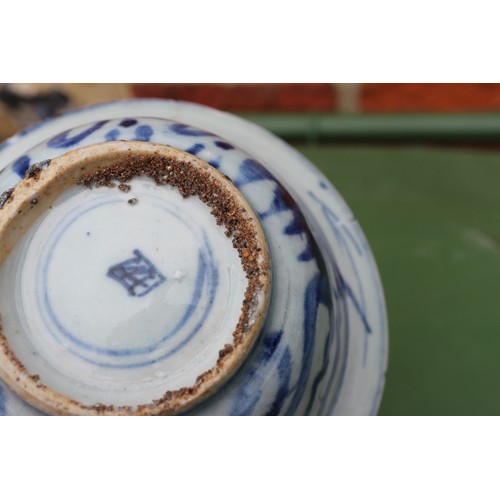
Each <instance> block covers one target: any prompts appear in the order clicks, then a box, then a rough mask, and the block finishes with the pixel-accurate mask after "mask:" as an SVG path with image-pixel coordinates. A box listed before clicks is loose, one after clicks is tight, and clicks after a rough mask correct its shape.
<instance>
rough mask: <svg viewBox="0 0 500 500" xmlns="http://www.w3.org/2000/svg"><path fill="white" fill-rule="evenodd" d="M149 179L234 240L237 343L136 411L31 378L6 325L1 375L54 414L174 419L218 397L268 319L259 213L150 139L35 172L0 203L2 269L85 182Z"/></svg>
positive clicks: (81, 153)
mask: <svg viewBox="0 0 500 500" xmlns="http://www.w3.org/2000/svg"><path fill="white" fill-rule="evenodd" d="M137 176H148V177H151V178H152V179H153V180H154V181H156V183H157V184H160V185H162V184H165V185H169V186H173V187H175V188H177V189H178V190H179V192H180V193H181V194H182V196H184V197H189V196H197V197H198V198H199V199H200V200H201V201H202V202H203V203H205V204H206V205H208V206H209V207H210V208H211V209H212V212H211V213H212V214H213V215H214V217H215V218H216V219H217V224H219V225H220V224H222V225H224V226H225V228H226V236H228V237H231V238H232V239H233V246H234V248H235V249H236V250H237V251H238V254H239V257H240V261H241V264H242V267H243V270H244V272H245V274H246V277H247V279H248V286H247V288H246V292H245V298H244V301H243V304H242V309H241V315H240V318H239V322H238V324H237V325H235V327H234V331H233V335H232V338H233V342H232V344H225V345H221V346H220V350H219V354H218V359H217V362H216V364H215V366H213V367H212V368H211V369H210V370H208V371H205V372H203V373H200V374H199V375H198V377H197V379H196V382H195V384H194V385H192V386H189V387H179V388H178V389H176V390H172V391H168V392H166V393H165V394H164V395H163V396H162V397H161V398H159V399H157V400H153V401H149V402H145V403H144V404H139V405H135V406H114V405H110V404H105V403H96V404H93V405H88V404H83V403H81V402H79V401H75V400H74V399H71V398H70V397H67V396H65V395H63V394H61V393H60V392H56V391H54V390H52V389H51V388H50V387H48V386H46V385H44V384H43V381H42V380H41V379H40V377H39V375H38V374H36V373H29V372H28V371H27V370H26V368H25V367H24V366H23V364H22V363H21V361H20V360H19V359H17V358H16V355H15V353H14V352H13V351H12V350H11V348H10V346H9V343H8V340H7V338H6V336H5V335H4V333H3V332H2V329H1V325H0V376H1V377H2V378H3V380H4V381H5V382H6V383H7V384H8V385H9V386H10V387H11V388H12V389H13V390H14V391H15V392H17V393H18V394H19V395H20V396H21V397H23V398H24V399H25V400H26V401H28V402H29V403H30V404H32V405H33V406H35V407H37V408H39V409H41V410H42V411H44V412H47V413H49V414H64V415H168V414H175V413H180V412H184V411H186V410H187V409H189V408H190V407H192V406H193V405H195V404H197V403H199V402H200V401H202V400H203V399H205V398H206V397H208V396H209V395H210V394H212V393H213V392H214V391H215V390H216V389H217V388H218V387H219V386H220V385H221V384H222V383H223V382H224V381H225V380H226V379H227V378H228V377H230V376H231V375H232V374H233V373H234V372H235V370H236V369H237V368H238V367H239V366H240V364H241V363H242V361H243V359H244V358H245V356H246V354H247V353H248V351H249V350H250V349H251V347H252V345H253V343H254V342H255V340H256V338H257V336H258V334H259V331H260V329H261V327H262V325H263V322H264V320H265V317H266V314H267V309H268V305H269V298H270V286H271V270H270V257H269V252H268V249H267V244H266V240H265V236H264V233H263V231H262V228H261V226H260V223H259V221H258V218H257V216H256V215H255V213H254V212H253V210H252V209H251V208H250V206H249V205H248V203H247V201H246V200H245V198H244V197H243V196H242V194H241V193H240V192H239V191H238V189H236V187H235V186H234V185H233V184H232V182H231V181H230V180H229V179H228V178H226V177H225V176H224V175H223V174H221V173H219V172H218V171H217V170H216V169H215V168H213V167H212V166H210V165H209V164H207V163H205V162H204V161H202V160H200V159H198V158H196V157H195V156H192V155H190V154H188V153H185V152H183V151H180V150H178V149H175V148H172V147H169V146H165V145H160V144H154V143H146V142H135V141H115V142H106V143H100V144H95V145H92V146H87V147H83V148H79V149H75V150H73V151H70V152H68V153H66V154H64V155H62V156H60V157H58V158H55V159H53V160H52V161H51V162H50V165H49V166H48V167H47V168H43V169H36V168H35V169H30V170H29V171H28V172H27V174H26V177H25V178H24V179H23V180H22V181H21V182H20V183H19V184H18V185H17V186H16V188H15V189H14V190H13V191H9V192H8V193H6V194H5V196H4V197H3V199H2V200H1V201H0V208H1V209H0V242H1V243H0V265H1V264H2V263H3V262H4V260H5V258H6V257H7V256H8V254H9V253H10V252H11V251H12V250H13V249H14V247H15V246H16V243H17V242H18V241H19V239H20V238H21V237H22V235H23V234H24V232H26V231H27V230H28V228H29V227H30V226H32V224H34V223H35V222H36V220H37V219H38V218H39V217H40V216H41V215H42V214H43V213H44V211H45V210H47V209H48V208H49V207H50V206H51V204H52V203H53V201H54V200H55V199H56V198H57V197H58V196H59V195H60V194H61V193H62V192H63V191H64V190H65V189H68V188H70V187H72V186H74V185H76V184H78V183H80V184H82V183H83V184H85V185H88V186H89V187H93V186H95V185H108V184H109V183H111V182H113V181H115V183H116V181H118V182H126V181H127V180H130V179H131V178H133V177H137Z"/></svg>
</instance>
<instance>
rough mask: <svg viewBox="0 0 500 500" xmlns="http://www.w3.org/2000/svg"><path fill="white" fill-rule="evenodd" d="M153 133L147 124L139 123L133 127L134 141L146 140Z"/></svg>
mask: <svg viewBox="0 0 500 500" xmlns="http://www.w3.org/2000/svg"><path fill="white" fill-rule="evenodd" d="M152 135H153V129H152V128H151V127H150V126H149V125H139V126H138V127H137V128H136V129H135V137H134V139H133V140H134V141H143V142H148V141H149V140H150V139H151V136H152Z"/></svg>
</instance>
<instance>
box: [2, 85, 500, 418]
mask: <svg viewBox="0 0 500 500" xmlns="http://www.w3.org/2000/svg"><path fill="white" fill-rule="evenodd" d="M128 97H161V98H168V99H178V100H184V101H192V102H197V103H201V104H205V105H208V106H212V107H214V108H217V109H221V110H226V111H230V112H232V113H236V114H239V115H241V116H243V117H245V118H247V119H249V120H252V121H254V122H256V123H258V124H260V125H262V126H264V127H266V128H268V129H269V130H270V131H271V132H273V133H275V134H277V135H279V136H280V137H282V138H283V139H284V140H286V141H288V142H289V143H290V144H291V145H292V146H294V147H295V148H297V149H298V150H299V151H301V152H302V153H303V154H304V155H305V156H306V157H308V158H309V159H310V160H311V161H312V162H313V163H314V164H315V165H317V166H318V167H319V168H320V169H321V170H322V171H323V172H324V173H325V174H326V175H327V176H328V177H329V179H330V180H331V182H332V183H333V184H334V185H335V187H336V188H337V189H338V190H339V191H340V193H341V194H342V196H343V197H344V198H345V199H346V201H347V203H348V204H349V206H350V207H351V209H352V211H353V212H354V214H355V216H356V218H357V219H358V220H359V222H360V224H361V226H362V228H363V230H364V231H365V234H366V236H367V238H368V241H369V243H370V245H371V247H372V250H373V253H374V255H375V259H376V261H377V263H378V266H379V270H380V274H381V277H382V282H383V285H384V290H385V294H386V301H387V309H388V314H389V328H390V355H389V370H388V374H387V381H386V389H385V393H384V397H383V400H382V406H381V408H380V414H381V415H498V414H500V362H499V358H500V335H499V330H500V307H499V302H500V196H499V195H498V191H497V186H500V84H330V83H325V84H0V140H3V139H6V138H7V137H9V136H11V135H12V134H14V133H15V132H17V131H19V130H21V129H22V128H24V127H26V126H28V125H30V124H32V123H34V122H36V121H39V120H40V119H43V118H47V117H50V116H54V115H57V114H59V113H61V112H64V111H66V110H68V109H71V108H75V107H79V106H84V105H88V104H93V103H97V102H102V101H109V100H115V99H124V98H128Z"/></svg>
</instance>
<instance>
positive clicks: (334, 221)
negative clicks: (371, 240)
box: [308, 191, 372, 354]
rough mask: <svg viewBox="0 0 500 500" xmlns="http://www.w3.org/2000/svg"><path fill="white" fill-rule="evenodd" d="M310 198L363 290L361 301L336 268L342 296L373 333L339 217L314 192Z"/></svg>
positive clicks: (336, 278)
mask: <svg viewBox="0 0 500 500" xmlns="http://www.w3.org/2000/svg"><path fill="white" fill-rule="evenodd" d="M308 194H309V196H310V197H311V198H312V199H313V200H314V201H316V202H317V203H318V204H319V205H320V207H321V210H322V211H323V214H324V216H325V217H326V220H327V222H328V224H329V226H330V228H331V230H332V232H333V233H334V235H335V237H336V238H337V240H338V241H339V244H340V245H341V247H342V249H343V251H345V252H346V254H347V257H348V259H349V260H350V263H351V267H352V269H353V272H354V275H355V277H356V280H357V281H358V285H359V287H360V290H361V300H358V298H357V297H356V295H355V293H354V291H353V289H352V287H351V286H350V284H349V283H348V282H347V281H346V280H345V279H344V277H343V276H342V275H341V274H340V271H339V269H338V267H335V280H336V281H337V284H338V290H339V291H340V293H341V294H342V296H344V297H347V298H349V299H350V300H351V302H352V304H353V306H354V308H355V309H356V311H357V313H358V315H359V317H360V318H361V321H362V323H363V325H364V328H365V332H366V333H371V331H372V329H371V328H370V325H369V322H368V318H367V316H366V307H365V301H364V296H363V293H362V292H363V288H362V286H361V280H360V277H359V273H358V269H357V266H356V265H355V262H354V259H353V256H352V253H351V251H350V249H349V246H348V245H347V244H346V241H345V238H344V233H343V232H342V231H341V230H340V228H339V226H338V223H339V218H338V217H337V215H335V214H334V213H333V211H332V210H331V208H330V207H328V206H327V205H326V204H325V203H324V202H323V201H322V200H320V199H319V198H318V197H317V196H316V195H315V194H314V193H313V192H311V191H309V193H308ZM365 354H366V352H365Z"/></svg>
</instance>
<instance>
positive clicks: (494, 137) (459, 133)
mask: <svg viewBox="0 0 500 500" xmlns="http://www.w3.org/2000/svg"><path fill="white" fill-rule="evenodd" d="M241 116H242V117H244V118H246V119H248V120H250V121H253V122H255V123H257V124H259V125H261V126H262V127H264V128H266V129H268V130H270V131H271V132H273V133H275V134H276V135H278V136H280V137H282V138H284V139H287V140H306V141H307V140H308V139H310V138H311V137H313V138H315V139H318V140H328V141H370V140H374V141H379V140H386V141H411V142H415V141H429V140H430V141H445V142H499V143H500V113H491V114H434V115H430V114H429V115H427V114H414V115H342V114H320V113H309V114H303V113H302V114H298V113H279V114H277V113H273V114H256V113H245V114H241Z"/></svg>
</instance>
